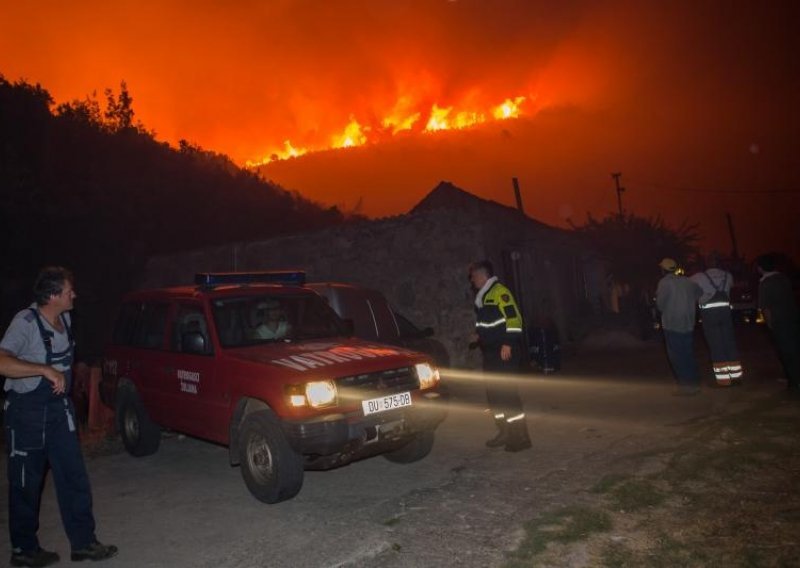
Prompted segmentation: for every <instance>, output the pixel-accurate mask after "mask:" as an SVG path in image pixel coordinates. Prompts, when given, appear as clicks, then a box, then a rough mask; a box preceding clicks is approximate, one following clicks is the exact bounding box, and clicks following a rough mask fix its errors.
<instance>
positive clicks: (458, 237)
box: [141, 210, 485, 367]
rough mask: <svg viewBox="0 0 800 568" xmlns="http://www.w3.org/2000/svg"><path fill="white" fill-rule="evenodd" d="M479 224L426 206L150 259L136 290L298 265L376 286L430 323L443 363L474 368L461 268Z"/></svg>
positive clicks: (468, 299) (323, 277)
mask: <svg viewBox="0 0 800 568" xmlns="http://www.w3.org/2000/svg"><path fill="white" fill-rule="evenodd" d="M482 243H483V240H482V234H481V226H480V223H475V222H473V221H472V220H470V219H469V218H468V217H465V216H464V215H463V214H459V213H457V212H454V211H446V210H439V211H428V212H424V213H417V214H414V215H406V216H402V217H394V218H388V219H381V220H377V221H370V222H364V223H359V224H354V225H348V226H343V227H336V228H331V229H326V230H324V231H319V232H315V233H310V234H302V235H290V236H284V237H278V238H274V239H270V240H267V241H259V242H252V243H239V244H236V245H230V246H222V247H214V248H209V249H203V250H196V251H191V252H186V253H179V254H174V255H168V256H160V257H154V258H152V259H151V260H150V261H149V263H148V266H147V269H146V273H145V277H144V281H143V283H142V286H141V287H142V288H154V287H160V286H171V285H179V284H188V283H191V282H192V281H193V278H194V274H195V273H197V272H205V271H237V270H238V271H246V270H253V271H255V270H278V269H302V270H305V271H306V273H307V278H308V280H309V281H317V282H324V281H338V282H348V283H353V284H360V285H362V286H367V287H370V288H377V289H379V290H381V291H382V292H383V293H384V294H385V295H386V297H387V298H388V299H389V301H390V302H391V303H392V305H393V306H394V307H395V309H396V310H397V311H398V312H400V313H402V314H403V315H405V316H406V317H408V318H409V319H411V320H412V321H413V322H414V323H415V324H417V325H418V326H420V327H427V326H431V327H433V328H434V330H435V332H436V337H437V338H438V339H439V340H440V341H442V343H444V345H445V347H446V348H447V350H448V353H449V354H450V358H451V362H452V364H453V365H454V366H458V367H474V366H476V365H477V364H478V363H479V360H478V357H477V354H475V353H474V352H471V353H468V351H467V345H468V344H469V340H470V339H469V338H470V335H471V333H472V330H473V326H474V315H473V310H472V293H471V291H470V288H469V283H468V281H467V265H468V264H469V263H470V262H471V261H472V260H475V259H479V258H483V257H484V255H485V252H484V247H483V244H482Z"/></svg>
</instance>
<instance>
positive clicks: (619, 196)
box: [611, 172, 625, 219]
mask: <svg viewBox="0 0 800 568" xmlns="http://www.w3.org/2000/svg"><path fill="white" fill-rule="evenodd" d="M611 177H612V178H614V184H615V185H616V186H617V206H618V207H619V217H620V219H621V218H622V192H623V191H625V188H624V187H622V186H620V185H619V178H621V177H622V172H616V173H613V174H611Z"/></svg>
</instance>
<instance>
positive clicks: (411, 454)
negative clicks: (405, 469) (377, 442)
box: [383, 430, 434, 463]
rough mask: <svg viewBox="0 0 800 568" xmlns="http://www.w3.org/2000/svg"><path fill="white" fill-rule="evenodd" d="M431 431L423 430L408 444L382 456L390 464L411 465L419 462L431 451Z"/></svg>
mask: <svg viewBox="0 0 800 568" xmlns="http://www.w3.org/2000/svg"><path fill="white" fill-rule="evenodd" d="M433 437H434V436H433V430H425V431H424V432H420V433H419V434H417V435H416V436H414V437H413V438H412V439H411V441H410V442H409V443H407V444H406V445H404V446H400V447H399V448H398V449H396V450H393V451H391V452H387V453H385V454H383V457H385V458H386V459H387V460H389V461H390V462H394V463H413V462H415V461H419V460H421V459H422V458H424V457H425V456H427V455H428V454H429V453H431V450H432V449H433Z"/></svg>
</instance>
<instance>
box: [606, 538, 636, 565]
mask: <svg viewBox="0 0 800 568" xmlns="http://www.w3.org/2000/svg"><path fill="white" fill-rule="evenodd" d="M600 562H601V564H602V565H603V566H605V567H606V568H630V567H631V566H639V565H640V564H638V563H637V562H636V555H635V554H634V553H633V552H631V550H629V549H628V548H627V547H626V546H625V545H624V544H619V543H611V544H609V545H608V546H606V547H605V548H604V549H603V552H602V554H601V556H600Z"/></svg>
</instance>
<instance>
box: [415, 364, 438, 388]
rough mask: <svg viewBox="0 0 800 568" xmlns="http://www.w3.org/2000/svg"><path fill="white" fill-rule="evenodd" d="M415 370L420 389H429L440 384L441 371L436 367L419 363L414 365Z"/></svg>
mask: <svg viewBox="0 0 800 568" xmlns="http://www.w3.org/2000/svg"><path fill="white" fill-rule="evenodd" d="M414 369H415V370H416V371H417V377H418V378H419V388H421V389H429V388H432V387H435V386H436V384H437V383H438V382H439V370H438V369H437V368H436V367H434V366H432V365H429V364H428V363H418V364H416V365H414Z"/></svg>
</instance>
